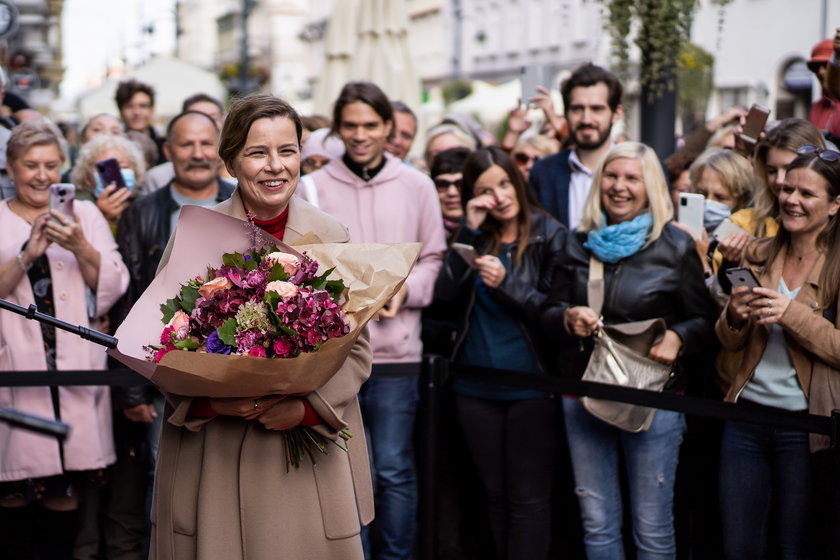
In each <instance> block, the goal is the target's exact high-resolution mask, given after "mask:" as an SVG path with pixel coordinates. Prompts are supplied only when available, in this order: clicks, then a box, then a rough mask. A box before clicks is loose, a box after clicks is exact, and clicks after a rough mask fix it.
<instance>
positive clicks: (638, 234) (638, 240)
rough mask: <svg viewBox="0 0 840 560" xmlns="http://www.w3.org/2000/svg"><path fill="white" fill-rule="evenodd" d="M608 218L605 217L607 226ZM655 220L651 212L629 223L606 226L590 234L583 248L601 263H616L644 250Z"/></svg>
mask: <svg viewBox="0 0 840 560" xmlns="http://www.w3.org/2000/svg"><path fill="white" fill-rule="evenodd" d="M606 222H607V217H606V216H604V223H605V224H606ZM652 225H653V219H652V218H651V217H650V212H645V213H644V214H640V215H638V216H636V217H635V218H633V219H632V220H630V221H629V222H621V223H620V224H615V225H612V226H608V225H605V226H603V227H602V228H601V229H599V230H598V231H593V232H590V233H589V236H588V237H587V240H586V241H585V242H584V244H583V246H584V247H586V248H587V249H589V250H590V251H592V253H594V254H595V257H597V259H598V260H599V261H601V262H605V263H616V262H618V261H620V260H621V259H624V258H627V257H629V256H630V255H633V254H635V253H636V251H638V250H639V249H641V248H642V245H644V244H645V241H647V238H648V235H650V229H651V227H652Z"/></svg>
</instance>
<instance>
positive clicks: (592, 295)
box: [586, 255, 604, 315]
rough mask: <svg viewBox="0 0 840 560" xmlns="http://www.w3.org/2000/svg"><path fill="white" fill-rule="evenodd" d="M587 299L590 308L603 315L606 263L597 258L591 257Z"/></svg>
mask: <svg viewBox="0 0 840 560" xmlns="http://www.w3.org/2000/svg"><path fill="white" fill-rule="evenodd" d="M586 297H587V301H588V303H589V307H590V308H591V309H592V311H594V312H595V313H596V314H597V315H600V314H601V308H602V307H603V306H604V263H602V262H601V261H599V260H598V259H596V258H595V255H590V257H589V282H587V283H586Z"/></svg>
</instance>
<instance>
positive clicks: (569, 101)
mask: <svg viewBox="0 0 840 560" xmlns="http://www.w3.org/2000/svg"><path fill="white" fill-rule="evenodd" d="M560 93H561V94H562V95H563V105H564V107H565V111H566V120H567V121H568V123H569V131H570V134H571V137H572V141H573V142H574V146H573V147H572V148H571V149H568V150H564V151H562V152H560V153H559V154H554V155H551V156H548V157H544V158H542V159H540V160H539V161H537V162H536V163H535V164H534V167H533V168H532V169H531V176H530V179H529V184H530V186H531V189H532V190H533V191H534V193H535V194H536V195H537V198H538V199H539V201H540V203H541V204H542V205H543V207H544V208H545V209H546V210H547V211H548V212H549V213H550V214H551V215H552V216H554V217H555V218H557V219H558V220H559V221H560V222H561V223H563V224H564V225H565V226H567V227H568V228H569V229H572V230H573V229H575V228H576V227H577V226H578V225H579V224H580V217H581V214H582V213H583V205H584V202H585V201H586V197H587V195H588V194H589V188H590V186H592V174H593V172H592V170H593V169H595V168H596V167H597V166H598V162H599V161H600V160H601V158H602V157H603V156H604V154H606V153H607V152H608V151H609V149H610V147H611V146H612V140H611V137H610V133H611V132H612V126H613V124H615V123H617V122H618V121H619V120H621V117H622V116H623V114H624V110H623V108H622V106H621V94H622V87H621V82H619V81H618V78H616V77H615V76H614V75H613V74H611V73H610V72H607V71H606V70H604V69H603V68H601V67H600V66H595V65H594V64H584V65H583V66H580V67H578V68H577V69H576V70H575V71H574V72H573V73H572V75H571V76H569V78H568V79H567V80H566V81H564V82H563V84H562V85H561V86H560Z"/></svg>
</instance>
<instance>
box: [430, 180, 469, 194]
mask: <svg viewBox="0 0 840 560" xmlns="http://www.w3.org/2000/svg"><path fill="white" fill-rule="evenodd" d="M461 183H462V180H461V179H455V180H454V181H449V180H447V179H435V187H437V190H439V191H446V190H449V187H455V188H456V189H458V190H459V191H460V190H461Z"/></svg>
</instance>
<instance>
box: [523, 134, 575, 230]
mask: <svg viewBox="0 0 840 560" xmlns="http://www.w3.org/2000/svg"><path fill="white" fill-rule="evenodd" d="M571 155H572V151H571V150H565V151H562V152H560V153H559V154H553V155H550V156H548V157H544V158H540V159H539V160H538V161H537V163H535V164H534V167H533V168H532V169H531V173H530V174H529V179H528V186H530V187H531V190H532V191H534V194H535V195H537V199H538V200H539V201H540V204H542V207H543V208H545V209H546V211H547V212H548V213H549V214H551V215H552V216H554V218H555V219H557V220H558V221H559V222H560V223H561V224H563V225H564V226H566V227H569V183H571V181H572V166H571V164H569V157H570V156H571Z"/></svg>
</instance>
